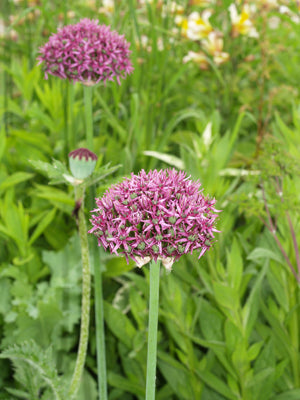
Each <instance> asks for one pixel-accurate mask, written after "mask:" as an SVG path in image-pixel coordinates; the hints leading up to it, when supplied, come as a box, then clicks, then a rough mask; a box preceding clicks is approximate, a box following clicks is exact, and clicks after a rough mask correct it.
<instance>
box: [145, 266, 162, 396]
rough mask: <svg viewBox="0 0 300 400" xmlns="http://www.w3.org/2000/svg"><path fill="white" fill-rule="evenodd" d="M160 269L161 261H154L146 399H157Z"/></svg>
mask: <svg viewBox="0 0 300 400" xmlns="http://www.w3.org/2000/svg"><path fill="white" fill-rule="evenodd" d="M159 270H160V261H157V262H155V261H152V262H151V264H150V297H149V322H148V350H147V377H146V400H154V399H155V387H156V384H155V381H156V353H157V325H158V306H159Z"/></svg>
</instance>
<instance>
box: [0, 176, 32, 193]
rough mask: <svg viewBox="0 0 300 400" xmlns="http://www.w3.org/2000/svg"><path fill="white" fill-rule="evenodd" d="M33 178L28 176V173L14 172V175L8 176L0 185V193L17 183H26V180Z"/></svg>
mask: <svg viewBox="0 0 300 400" xmlns="http://www.w3.org/2000/svg"><path fill="white" fill-rule="evenodd" d="M32 177H33V174H30V173H28V172H15V173H14V174H12V175H10V176H9V177H7V178H6V179H4V181H2V182H1V183H0V193H1V192H3V191H4V190H6V189H7V188H9V187H11V186H15V185H17V184H18V183H21V182H24V181H27V180H28V179H31V178H32Z"/></svg>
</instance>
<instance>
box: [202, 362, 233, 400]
mask: <svg viewBox="0 0 300 400" xmlns="http://www.w3.org/2000/svg"><path fill="white" fill-rule="evenodd" d="M196 375H198V376H199V378H200V379H202V380H203V382H204V383H206V385H208V386H209V387H211V388H212V389H213V390H215V391H216V392H218V393H220V394H222V395H223V396H225V397H226V399H229V400H236V396H235V394H234V393H232V391H231V390H230V389H229V388H228V386H227V385H226V384H225V383H224V382H223V381H221V379H219V378H217V376H216V375H215V374H212V373H210V372H209V371H201V370H199V369H198V370H197V371H196Z"/></svg>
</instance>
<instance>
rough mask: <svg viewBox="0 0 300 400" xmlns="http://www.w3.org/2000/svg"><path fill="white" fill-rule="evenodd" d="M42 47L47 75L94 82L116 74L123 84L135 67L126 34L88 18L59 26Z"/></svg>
mask: <svg viewBox="0 0 300 400" xmlns="http://www.w3.org/2000/svg"><path fill="white" fill-rule="evenodd" d="M39 51H40V55H39V57H38V60H39V64H40V63H44V64H43V65H44V71H45V78H46V79H47V78H48V74H50V75H54V76H58V77H59V78H62V79H69V80H72V81H74V82H75V81H81V82H83V83H85V84H87V85H92V84H95V83H98V82H100V81H103V82H106V81H107V80H108V81H112V80H113V79H114V77H116V79H117V82H118V83H119V84H120V78H125V77H126V75H127V74H130V73H131V72H132V71H133V67H132V64H131V61H130V59H129V55H130V53H131V51H130V50H129V43H128V42H127V41H126V40H125V39H124V36H123V35H122V36H121V35H119V34H118V33H117V32H115V31H111V30H110V28H109V26H106V25H98V21H96V20H95V21H93V20H90V19H88V18H84V19H82V20H81V21H80V22H78V23H77V24H74V25H67V26H65V27H63V28H61V29H59V30H58V32H57V33H55V34H53V35H52V36H50V39H49V41H48V42H47V43H46V44H45V45H44V46H42V47H41V48H40V50H39Z"/></svg>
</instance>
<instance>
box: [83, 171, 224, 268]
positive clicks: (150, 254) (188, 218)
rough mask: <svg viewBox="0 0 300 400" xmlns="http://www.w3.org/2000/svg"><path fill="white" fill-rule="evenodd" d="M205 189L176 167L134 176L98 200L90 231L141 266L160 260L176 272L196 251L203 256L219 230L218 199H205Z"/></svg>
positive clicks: (102, 242)
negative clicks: (180, 262)
mask: <svg viewBox="0 0 300 400" xmlns="http://www.w3.org/2000/svg"><path fill="white" fill-rule="evenodd" d="M200 186H201V184H200V183H199V182H198V181H197V182H195V181H192V180H191V179H190V178H189V177H187V176H186V174H185V172H182V171H180V172H178V171H176V170H175V169H172V170H170V169H168V170H161V171H156V170H154V171H150V172H149V173H148V174H147V173H146V172H145V171H144V170H142V171H141V172H140V173H139V174H138V175H134V174H132V175H131V178H130V179H129V178H126V179H125V180H124V181H123V182H121V183H119V184H117V185H115V186H112V187H111V188H110V189H109V190H108V191H106V193H105V194H104V196H103V197H102V198H100V199H96V204H97V208H96V209H95V210H93V211H92V212H93V213H94V214H93V216H92V219H91V223H92V224H93V228H92V229H91V230H90V231H89V232H90V233H94V234H95V235H96V236H97V238H98V244H99V245H102V246H103V247H104V248H105V249H109V250H110V252H111V253H116V254H118V253H121V254H124V255H125V256H126V259H127V261H128V257H131V258H132V259H133V260H134V261H135V262H136V263H137V265H139V266H141V265H143V264H144V263H146V262H148V261H150V259H154V260H155V261H156V260H157V259H161V260H162V262H163V264H164V265H165V266H166V267H167V268H171V266H172V264H173V262H174V261H175V260H176V259H178V258H179V257H181V256H182V255H183V254H185V253H189V252H190V253H192V252H193V250H196V249H199V251H200V254H199V258H200V257H201V256H202V255H203V254H204V253H205V252H206V250H208V249H209V248H210V247H211V245H212V241H213V238H214V232H218V231H217V229H216V228H215V226H214V224H215V220H216V217H217V214H216V213H217V212H218V210H216V209H215V208H214V204H215V200H214V199H208V198H205V197H204V196H203V194H202V191H201V190H199V189H200Z"/></svg>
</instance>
